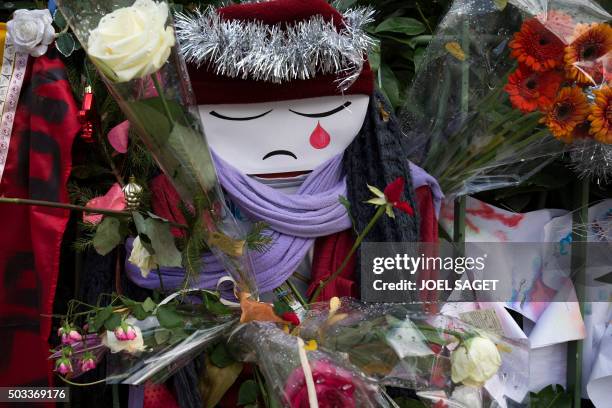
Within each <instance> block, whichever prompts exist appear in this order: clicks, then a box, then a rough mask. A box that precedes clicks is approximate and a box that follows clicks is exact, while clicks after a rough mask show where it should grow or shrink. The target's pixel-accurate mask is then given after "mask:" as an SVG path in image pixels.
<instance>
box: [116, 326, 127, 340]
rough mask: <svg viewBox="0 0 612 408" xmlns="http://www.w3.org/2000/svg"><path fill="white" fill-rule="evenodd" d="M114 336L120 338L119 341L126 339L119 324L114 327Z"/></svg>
mask: <svg viewBox="0 0 612 408" xmlns="http://www.w3.org/2000/svg"><path fill="white" fill-rule="evenodd" d="M115 337H116V338H117V340H121V341H125V340H127V337H126V335H125V330H123V327H121V326H119V327H117V328H116V329H115Z"/></svg>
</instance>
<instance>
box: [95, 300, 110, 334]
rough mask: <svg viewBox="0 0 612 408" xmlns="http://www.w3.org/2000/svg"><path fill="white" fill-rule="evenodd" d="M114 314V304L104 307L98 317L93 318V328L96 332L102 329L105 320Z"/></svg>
mask: <svg viewBox="0 0 612 408" xmlns="http://www.w3.org/2000/svg"><path fill="white" fill-rule="evenodd" d="M112 314H113V307H112V306H106V307H105V308H104V309H102V310H100V311H99V312H98V313H97V314H96V317H95V318H94V319H93V326H92V330H93V331H94V332H97V331H98V330H100V329H101V328H102V326H104V322H106V320H107V319H108V318H109V317H111V315H112Z"/></svg>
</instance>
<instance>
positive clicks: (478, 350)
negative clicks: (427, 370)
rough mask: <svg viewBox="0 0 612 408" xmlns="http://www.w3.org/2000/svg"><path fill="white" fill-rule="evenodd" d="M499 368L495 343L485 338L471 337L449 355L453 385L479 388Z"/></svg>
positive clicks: (499, 363)
mask: <svg viewBox="0 0 612 408" xmlns="http://www.w3.org/2000/svg"><path fill="white" fill-rule="evenodd" d="M500 366H501V356H500V355H499V351H498V350H497V347H496V346H495V343H493V342H492V341H491V340H489V339H487V338H485V337H472V338H470V339H468V340H466V341H465V342H464V343H463V344H461V345H460V346H459V347H457V349H455V350H454V351H453V352H452V354H451V378H452V380H453V382H455V383H463V384H465V385H471V386H474V387H481V386H482V385H484V383H485V382H486V381H487V380H488V379H489V378H491V377H493V376H494V375H495V373H497V371H498V370H499V367H500Z"/></svg>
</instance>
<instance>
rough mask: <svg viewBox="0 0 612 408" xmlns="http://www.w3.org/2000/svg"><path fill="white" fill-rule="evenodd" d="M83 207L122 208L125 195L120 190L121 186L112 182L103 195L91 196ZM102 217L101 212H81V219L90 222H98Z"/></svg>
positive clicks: (123, 207) (116, 209)
mask: <svg viewBox="0 0 612 408" xmlns="http://www.w3.org/2000/svg"><path fill="white" fill-rule="evenodd" d="M85 207H89V208H99V209H103V210H115V211H121V210H124V209H125V197H124V195H123V191H121V186H120V185H119V183H115V184H113V186H112V187H111V188H110V189H109V190H108V192H107V193H106V194H105V195H103V196H100V197H95V198H92V199H91V200H89V202H88V203H87V204H86V205H85ZM102 217H103V216H102V214H93V213H83V221H84V222H88V223H90V224H98V223H99V222H100V221H102Z"/></svg>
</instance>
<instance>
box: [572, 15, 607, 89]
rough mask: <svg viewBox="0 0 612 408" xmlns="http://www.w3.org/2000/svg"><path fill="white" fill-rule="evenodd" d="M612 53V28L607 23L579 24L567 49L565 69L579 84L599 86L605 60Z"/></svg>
mask: <svg viewBox="0 0 612 408" xmlns="http://www.w3.org/2000/svg"><path fill="white" fill-rule="evenodd" d="M609 52H612V27H610V26H609V25H608V24H606V23H601V24H579V25H578V26H577V27H576V31H575V34H574V40H573V41H572V42H571V44H570V45H568V46H567V47H566V48H565V56H564V60H565V69H566V72H567V76H568V78H569V79H571V80H574V81H576V82H578V83H579V84H587V85H597V84H599V83H601V81H602V79H603V60H604V59H605V58H609V57H608V56H607V54H608V53H609Z"/></svg>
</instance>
